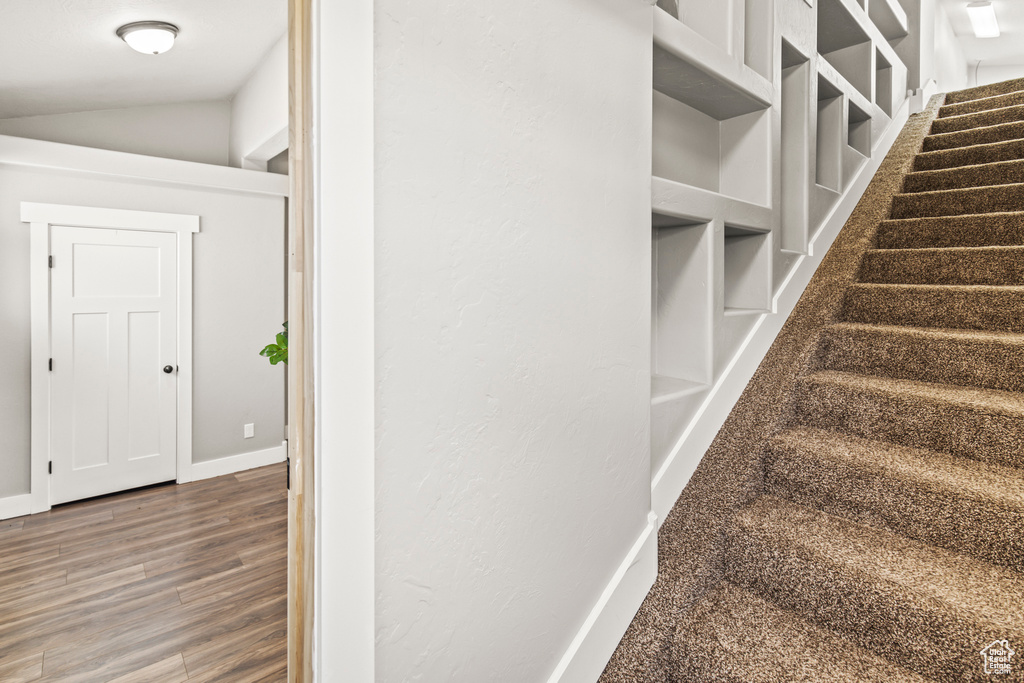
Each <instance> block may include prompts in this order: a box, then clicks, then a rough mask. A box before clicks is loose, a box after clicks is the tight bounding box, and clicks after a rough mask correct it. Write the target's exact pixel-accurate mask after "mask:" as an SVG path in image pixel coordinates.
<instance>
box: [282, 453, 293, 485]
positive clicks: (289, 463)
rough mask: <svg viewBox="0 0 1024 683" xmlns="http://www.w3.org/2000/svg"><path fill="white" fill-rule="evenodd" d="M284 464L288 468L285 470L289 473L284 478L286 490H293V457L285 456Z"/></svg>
mask: <svg viewBox="0 0 1024 683" xmlns="http://www.w3.org/2000/svg"><path fill="white" fill-rule="evenodd" d="M284 464H285V467H286V468H287V469H286V470H285V471H286V472H287V474H286V475H285V479H284V488H285V490H286V491H291V490H292V459H291V457H287V458H285V459H284Z"/></svg>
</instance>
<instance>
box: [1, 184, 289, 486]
mask: <svg viewBox="0 0 1024 683" xmlns="http://www.w3.org/2000/svg"><path fill="white" fill-rule="evenodd" d="M22 201H31V202H43V203H53V204H75V205H83V206H101V207H106V208H118V209H137V210H143V211H160V212H167V213H185V214H197V215H199V216H201V231H200V232H199V233H198V234H197V235H195V238H194V245H193V259H194V265H193V267H194V273H193V283H194V296H193V320H194V346H193V354H194V366H195V367H194V380H193V381H194V384H193V444H192V447H193V452H192V454H193V461H194V462H202V461H207V460H214V459H217V458H222V457H226V456H229V455H236V454H239V453H246V452H249V451H256V450H260V449H264V448H270V447H272V446H277V445H280V443H281V441H282V440H283V439H284V419H285V415H284V395H285V389H284V368H283V366H280V365H279V366H277V367H271V366H270V365H269V363H267V361H266V359H264V358H261V357H260V356H259V355H258V353H259V350H260V349H261V348H262V347H263V346H264V345H266V344H267V343H269V342H270V341H272V340H273V337H274V334H276V333H277V331H278V330H279V329H280V325H281V323H282V322H283V320H284V317H285V303H284V269H283V267H282V263H283V262H284V249H285V237H284V226H285V221H284V211H285V209H284V199H283V198H281V197H270V196H262V195H255V194H243V193H239V192H220V191H213V190H205V189H183V188H177V187H167V186H159V185H156V184H153V183H143V182H130V181H126V180H118V179H111V178H101V177H97V176H93V175H83V174H70V173H64V172H59V171H48V170H32V169H25V168H19V167H15V166H5V165H2V164H0V348H2V349H3V363H0V434H3V436H4V444H3V447H0V498H3V497H7V496H12V495H18V494H22V493H28V490H29V419H30V418H29V392H30V384H29V347H30V329H29V325H30V319H29V263H28V252H29V228H28V225H27V224H25V223H22V222H21V221H20V202H22ZM248 422H253V423H255V425H256V436H255V438H252V439H243V438H242V426H243V424H245V423H248Z"/></svg>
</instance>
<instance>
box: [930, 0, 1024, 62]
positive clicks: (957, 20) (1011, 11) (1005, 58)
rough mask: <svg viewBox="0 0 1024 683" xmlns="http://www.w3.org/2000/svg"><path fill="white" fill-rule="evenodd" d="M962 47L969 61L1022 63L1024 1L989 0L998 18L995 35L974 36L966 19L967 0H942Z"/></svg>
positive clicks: (969, 22)
mask: <svg viewBox="0 0 1024 683" xmlns="http://www.w3.org/2000/svg"><path fill="white" fill-rule="evenodd" d="M941 2H942V4H943V5H944V6H945V8H946V13H947V14H948V15H949V20H950V22H951V23H952V24H953V30H954V31H955V32H956V35H957V37H958V38H959V39H960V44H961V45H962V46H963V48H964V55H965V56H966V57H967V63H968V64H971V65H973V64H975V63H977V62H978V61H979V60H980V61H981V63H982V64H985V65H988V66H997V65H1017V64H1024V0H992V5H993V6H994V7H995V10H996V19H997V20H998V21H999V33H1000V35H999V37H998V38H975V37H974V31H973V30H972V29H971V21H970V19H968V18H967V4H968V0H941Z"/></svg>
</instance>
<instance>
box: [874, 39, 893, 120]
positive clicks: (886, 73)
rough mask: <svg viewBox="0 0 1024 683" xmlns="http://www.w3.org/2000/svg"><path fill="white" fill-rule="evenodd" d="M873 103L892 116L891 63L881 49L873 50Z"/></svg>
mask: <svg viewBox="0 0 1024 683" xmlns="http://www.w3.org/2000/svg"><path fill="white" fill-rule="evenodd" d="M875 104H877V105H878V108H879V109H881V110H882V113H883V114H885V115H886V116H888V117H889V118H892V63H890V62H889V60H888V59H886V58H885V55H883V54H882V52H881V50H875Z"/></svg>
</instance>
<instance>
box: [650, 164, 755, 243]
mask: <svg viewBox="0 0 1024 683" xmlns="http://www.w3.org/2000/svg"><path fill="white" fill-rule="evenodd" d="M651 210H652V211H653V212H654V213H655V214H658V215H663V216H667V217H671V216H677V217H686V218H685V220H690V221H691V222H694V223H695V222H699V220H700V219H699V218H697V217H700V216H705V217H707V216H720V217H721V218H722V220H723V222H725V223H729V224H731V225H744V226H749V229H752V230H762V231H767V230H770V229H771V224H772V210H771V208H770V207H767V206H762V205H760V204H754V203H752V202H746V201H743V200H742V199H736V198H735V197H727V196H725V195H722V194H719V193H717V192H709V191H708V190H704V189H701V188H699V187H693V186H690V185H685V184H683V183H678V182H675V181H673V180H670V179H668V178H660V177H657V176H655V177H653V178H651ZM662 225H665V223H662Z"/></svg>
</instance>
